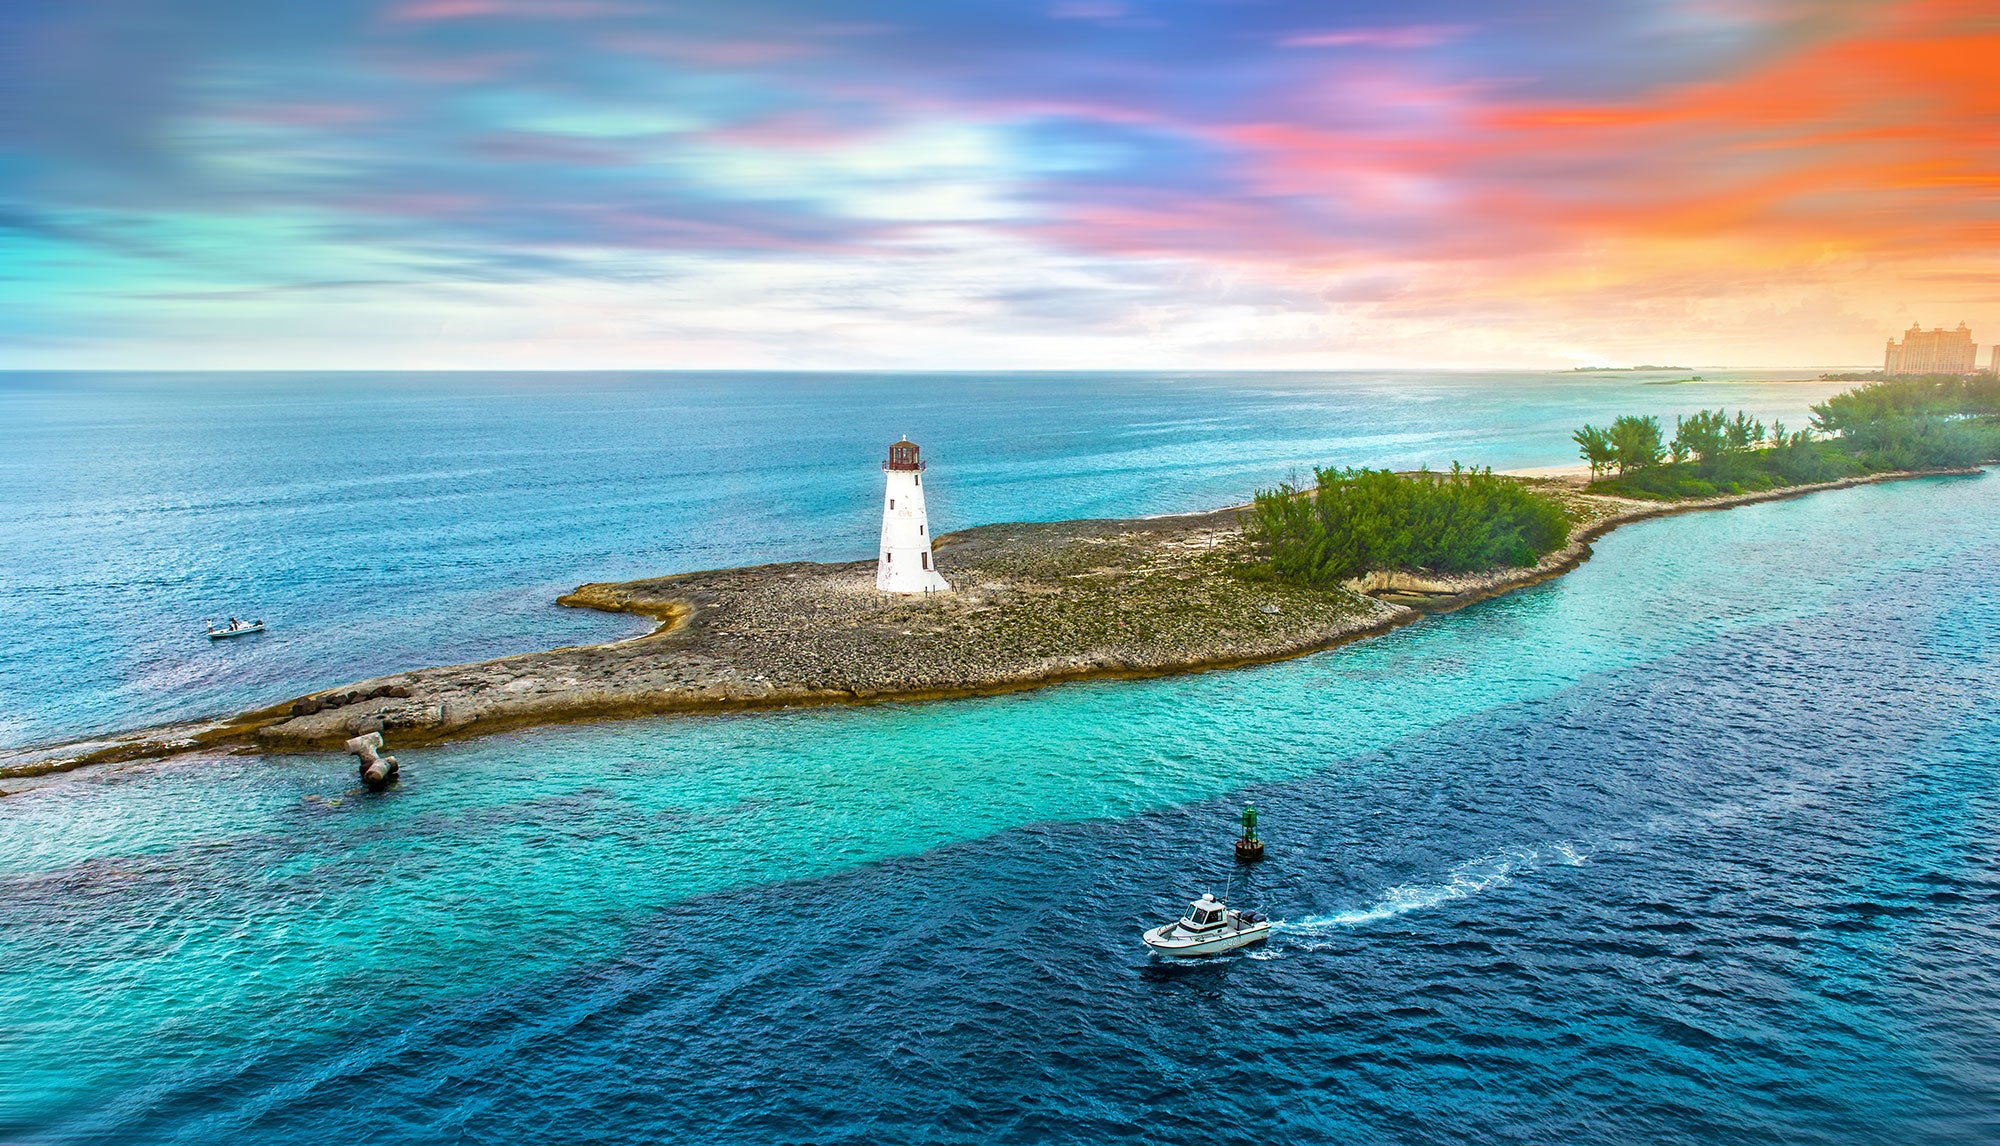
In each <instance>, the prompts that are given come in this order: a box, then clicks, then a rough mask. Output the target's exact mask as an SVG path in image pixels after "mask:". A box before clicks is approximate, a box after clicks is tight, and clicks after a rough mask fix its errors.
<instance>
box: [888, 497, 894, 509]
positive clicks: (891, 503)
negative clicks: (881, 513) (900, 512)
mask: <svg viewBox="0 0 2000 1146" xmlns="http://www.w3.org/2000/svg"><path fill="white" fill-rule="evenodd" d="M889 508H890V509H894V508H896V499H895V498H893V497H892V498H890V499H889Z"/></svg>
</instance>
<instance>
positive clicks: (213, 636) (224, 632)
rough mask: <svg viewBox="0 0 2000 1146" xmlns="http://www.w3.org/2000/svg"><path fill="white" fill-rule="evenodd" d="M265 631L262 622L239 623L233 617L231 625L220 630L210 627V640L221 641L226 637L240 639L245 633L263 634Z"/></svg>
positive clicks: (230, 620)
mask: <svg viewBox="0 0 2000 1146" xmlns="http://www.w3.org/2000/svg"><path fill="white" fill-rule="evenodd" d="M263 631H264V622H262V621H239V620H237V619H236V618H234V617H231V618H230V619H229V623H228V624H227V625H224V626H223V627H221V628H219V629H218V628H216V627H215V626H214V625H210V626H209V627H208V639H209V640H211V641H219V640H221V639H222V638H224V637H240V636H242V635H243V634H245V633H261V632H263Z"/></svg>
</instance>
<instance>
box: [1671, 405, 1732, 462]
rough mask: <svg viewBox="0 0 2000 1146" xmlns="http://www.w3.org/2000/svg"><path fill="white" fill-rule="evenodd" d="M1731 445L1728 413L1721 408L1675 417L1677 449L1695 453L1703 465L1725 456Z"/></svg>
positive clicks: (1675, 443) (1679, 451) (1675, 444)
mask: <svg viewBox="0 0 2000 1146" xmlns="http://www.w3.org/2000/svg"><path fill="white" fill-rule="evenodd" d="M1728 446H1729V416H1728V415H1726V414H1724V413H1723V412H1722V411H1720V410H1702V411H1700V412H1698V413H1695V414H1691V415H1689V416H1687V417H1685V418H1675V419H1674V452H1675V453H1677V454H1680V455H1682V456H1683V457H1685V456H1687V455H1689V454H1692V455H1694V458H1695V460H1696V461H1698V462H1699V463H1700V464H1701V468H1703V469H1705V470H1706V469H1711V468H1713V467H1714V465H1715V463H1716V462H1718V461H1721V460H1722V455H1723V452H1724V451H1725V450H1726V449H1727V448H1728Z"/></svg>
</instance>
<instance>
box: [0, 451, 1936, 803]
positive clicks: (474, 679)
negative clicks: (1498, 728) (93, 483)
mask: <svg viewBox="0 0 2000 1146" xmlns="http://www.w3.org/2000/svg"><path fill="white" fill-rule="evenodd" d="M1975 472H1976V471H1975ZM1909 476H1918V475H1914V474H1900V473H1891V474H1876V475H1869V476H1863V477H1854V478H1847V479H1843V480H1840V481H1834V482H1825V483H1818V484H1813V485H1804V486H1794V487H1788V488H1785V489H1780V490H1772V491H1764V492H1757V493H1749V494H1741V495H1735V496H1725V497H1714V498H1705V499H1693V500H1683V501H1674V502H1662V501H1646V500H1639V499H1633V498H1626V497H1616V496H1606V495H1603V494H1598V493H1591V492H1588V491H1587V490H1586V488H1585V487H1584V485H1583V484H1582V483H1581V482H1580V481H1576V480H1566V479H1560V478H1515V479H1512V480H1514V481H1518V482H1521V483H1522V484H1523V485H1525V486H1527V487H1529V488H1531V489H1533V490H1534V491H1535V492H1537V493H1539V494H1541V495H1543V496H1546V497H1549V498H1552V499H1554V500H1556V501H1558V502H1559V503H1560V504H1561V505H1562V507H1563V509H1564V511H1565V513H1566V514H1567V515H1568V519H1569V522H1570V528H1569V534H1568V538H1567V541H1566V543H1565V544H1563V545H1562V546H1561V547H1560V548H1558V549H1556V550H1554V551H1552V552H1550V553H1548V554H1546V555H1545V556H1543V557H1542V558H1541V559H1540V560H1539V561H1536V562H1535V563H1534V564H1532V565H1527V566H1522V567H1516V568H1503V569H1499V570H1494V571H1490V572H1486V573H1480V574H1473V575H1461V576H1452V577H1447V576H1438V575H1431V574H1423V573H1409V572H1394V571H1383V572H1375V573H1370V574H1368V575H1365V576H1362V577H1358V578H1353V579H1350V580H1348V581H1346V582H1344V583H1342V584H1339V585H1336V586H1332V587H1327V588H1309V587H1305V586H1301V585H1297V584H1292V583H1288V582H1286V581H1283V580H1279V579H1273V578H1270V577H1260V576H1256V575H1254V572H1255V569H1256V567H1255V565H1254V564H1253V563H1252V558H1253V557H1254V555H1255V549H1256V546H1255V542H1254V541H1253V539H1252V538H1251V537H1250V536H1249V535H1248V534H1247V533H1246V529H1245V526H1246V519H1247V518H1248V516H1249V514H1248V513H1247V511H1246V510H1245V509H1244V508H1242V507H1237V508H1230V509H1223V510H1218V511H1214V512H1208V513H1198V514H1189V515H1183V516H1170V517H1153V518H1138V519H1127V520H1093V521H1068V522H1053V523H1013V524H1001V525H987V526H980V527H978V528H974V529H966V530H962V531H959V532H956V533H951V534H947V535H943V536H940V537H938V538H937V539H936V548H935V554H936V566H937V568H938V569H939V570H941V571H942V572H944V573H945V574H947V575H948V576H949V578H950V581H951V583H952V585H953V586H954V588H953V589H952V590H951V591H949V592H937V593H926V594H920V595H907V596H906V595H894V594H885V593H881V592H879V591H877V589H876V587H875V572H876V570H875V564H876V563H875V562H873V561H857V562H846V563H839V564H819V563H803V562H802V563H790V564H779V565H762V566H755V567H751V568H744V569H728V570H719V571H713V572H699V573H684V574H679V575H675V576H669V577H659V578H653V579H648V580H641V581H627V582H622V583H616V584H589V585H583V586H580V587H579V588H577V589H576V590H574V591H573V592H571V593H569V594H567V595H565V596H564V597H562V598H560V603H562V604H564V605H570V606H575V607H579V608H590V609H602V610H609V611H617V612H627V613H635V614H640V615H643V616H648V617H652V618H656V619H657V620H658V621H659V622H660V624H659V627H658V628H656V629H655V630H654V631H652V632H651V633H648V634H646V635H643V636H639V637H635V638H632V639H628V640H623V641H617V642H612V643H608V644H600V645H584V646H574V647H568V648H559V649H552V650H549V651H546V652H534V653H525V654H520V655H516V656H509V657H502V658H498V659H495V660H488V661H482V662H478V663H474V664H463V665H452V666H447V667H442V668H427V669H419V670H416V671H411V672H399V673H393V674H390V675H387V676H382V677H378V678H375V679H372V680H366V681H360V682H357V683H354V684H350V685H343V686H340V687H337V688H330V689H326V690H323V691H319V692H315V693H311V694H309V695H306V696H302V697H298V698H295V699H292V700H288V701H285V702H283V703H281V704H276V705H273V706H271V707H268V708H262V709H257V710H254V711H250V712H245V713H241V714H238V715H235V716H232V717H228V718H225V719H219V720H212V721H203V722H192V723H185V724H179V725H172V726H167V727H161V728H155V729H149V730H145V731H141V732H136V733H132V734H128V735H123V736H115V737H107V738H102V739H97V740H92V741H86V742H79V743H72V744H67V745H60V746H51V747H46V748H42V749H39V750H30V751H17V752H14V753H11V754H5V755H0V776H16V777H18V776H29V775H36V774H43V773H49V772H56V771H62V770H65V769H70V768H75V767H78V766H81V765H85V764H90V763H100V762H110V761H118V760H134V759H146V758H155V757H163V756H169V755H174V754H178V753H183V752H189V751H196V750H206V749H224V750H228V749H235V750H246V751H260V750H280V751H282V750H298V749H333V748H338V747H340V746H341V744H342V743H343V742H344V741H345V740H347V739H348V738H349V737H353V736H356V735H358V734H362V733H366V732H380V733H382V734H383V735H384V736H385V737H386V738H387V739H388V740H389V741H390V743H391V744H393V745H395V746H397V747H399V748H400V747H403V746H407V745H418V744H423V743H427V742H433V741H438V740H443V739H448V738H457V737H465V736H477V735H482V734H486V733H491V732H498V731H502V730H506V729H515V728H523V727H528V726H532V725H540V724H551V723H561V722H568V721H579V720H589V719H602V718H621V717H633V716H642V715H653V714H665V713H686V712H716V711H727V710H735V709H749V708H769V707H781V706H790V705H803V704H829V703H855V702H870V701H885V700H909V699H925V698H938V697H950V696H967V695H974V694H980V693H994V692H1004V691H1010V690H1015V689H1022V688H1030V687H1035V686H1039V685H1046V684H1052V683H1056V682H1060V681H1070V680H1079V679H1084V678H1092V677H1136V676H1153V675H1161V674H1168V673H1178V672H1187V671H1194V670H1202V669H1215V668H1224V667H1229V666H1236V665H1244V664H1251V663H1256V662H1261V661H1271V660H1277V659H1282V658H1286V657H1294V656H1299V655H1302V654H1305V653H1310V652H1314V651H1317V650H1321V649H1326V648H1330V647H1332V646H1335V645H1338V644H1341V643H1343V642H1345V641H1350V640H1354V639H1356V638H1359V637H1363V636H1366V635H1369V634H1372V633H1378V632H1381V631H1384V630H1387V629H1389V628H1392V627H1395V626H1397V625H1401V624H1405V623H1408V622H1410V621H1413V620H1416V619H1418V618H1420V617H1422V616H1423V615H1425V614H1426V613H1433V612H1438V611H1442V610H1449V609H1454V608H1458V607H1461V606H1463V605H1466V604H1469V603H1471V602H1474V601H1478V600H1481V599H1484V598H1487V597H1491V596H1494V595H1496V594H1498V593H1502V592H1506V591H1508V590H1510V589H1515V588H1519V587H1521V586H1524V585H1530V584H1533V583H1535V582H1538V581H1541V580H1544V579H1546V578H1549V577H1552V576H1555V575H1557V574H1560V573H1562V572H1563V571H1565V570H1568V569H1570V568H1573V567H1574V566H1576V565H1577V564H1579V563H1580V562H1582V561H1583V560H1584V559H1585V558H1587V557H1588V556H1589V553H1590V542H1591V541H1592V540H1593V539H1595V538H1597V537H1599V536H1601V535H1602V534H1604V533H1605V532H1607V531H1608V530H1610V529H1612V528H1615V527H1616V526H1618V525H1620V524H1623V523H1625V522H1630V521H1635V520H1639V519H1642V518H1648V517H1655V516H1660V515H1663V514H1670V513H1682V512H1687V511H1690V510H1703V509H1718V508H1723V507H1727V506H1732V505H1741V504H1745V503H1748V502H1754V501H1766V500H1771V499H1774V498H1781V497H1794V496H1798V495H1800V494H1804V493H1809V492H1812V491H1814V490H1822V489H1831V488H1839V487H1843V486H1849V485H1855V484H1860V483H1864V482H1872V481H1882V480H1892V479H1895V478H1898V477H1909Z"/></svg>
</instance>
